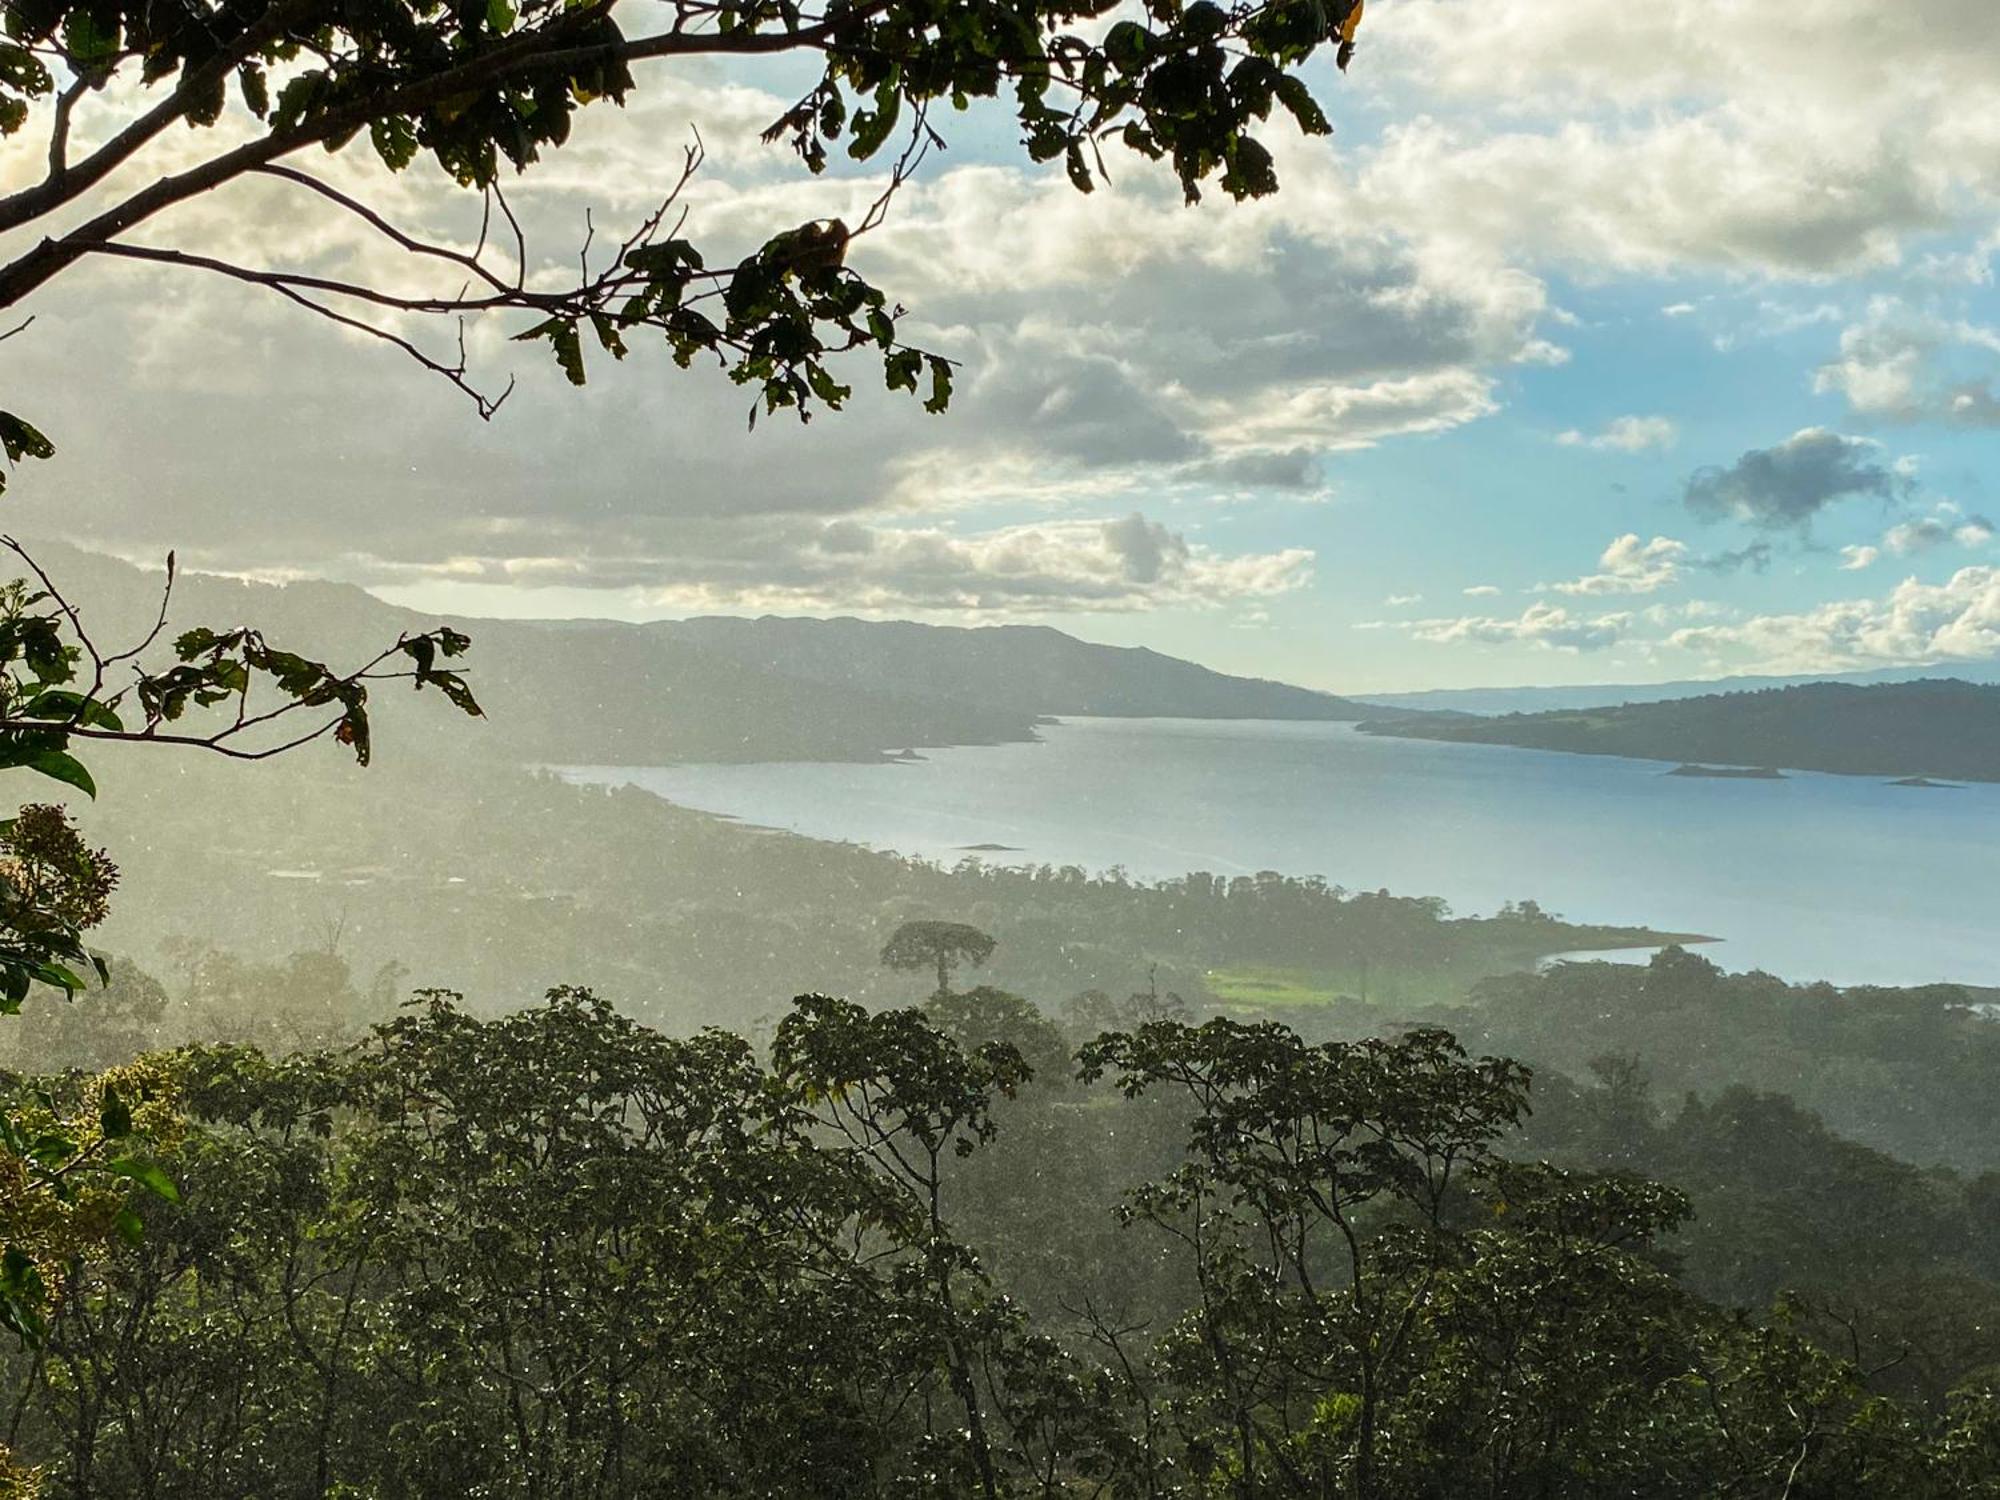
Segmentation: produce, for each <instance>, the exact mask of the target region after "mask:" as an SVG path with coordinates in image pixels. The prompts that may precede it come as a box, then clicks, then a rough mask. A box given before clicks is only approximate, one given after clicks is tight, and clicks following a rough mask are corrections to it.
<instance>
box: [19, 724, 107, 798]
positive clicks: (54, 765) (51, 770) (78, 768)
mask: <svg viewBox="0 0 2000 1500" xmlns="http://www.w3.org/2000/svg"><path fill="white" fill-rule="evenodd" d="M37 732H39V731H37ZM24 764H26V766H27V767H28V769H29V770H31V771H40V772H41V773H42V774H43V775H44V776H48V777H51V778H53V779H54V780H56V781H60V782H62V783H64V784H65V785H67V786H73V787H75V788H76V789H77V790H78V791H80V792H82V793H83V794H84V796H86V797H95V796H96V795H97V783H96V782H94V781H92V780H91V779H90V772H88V771H87V770H85V769H84V766H83V762H82V761H80V760H78V759H77V758H76V757H75V756H74V755H71V754H70V753H69V752H68V751H66V750H43V751H41V752H39V753H38V754H36V755H35V756H34V757H33V758H32V759H30V760H28V761H26V762H25V763H24Z"/></svg>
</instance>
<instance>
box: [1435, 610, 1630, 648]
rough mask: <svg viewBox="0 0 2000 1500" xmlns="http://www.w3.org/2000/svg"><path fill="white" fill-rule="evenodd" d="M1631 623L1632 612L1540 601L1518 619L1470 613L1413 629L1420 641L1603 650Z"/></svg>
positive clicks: (1627, 628) (1623, 632)
mask: <svg viewBox="0 0 2000 1500" xmlns="http://www.w3.org/2000/svg"><path fill="white" fill-rule="evenodd" d="M1631 625H1632V616H1631V615H1630V614H1626V613H1618V614H1601V615H1589V616H1585V615H1577V614H1572V613H1571V612H1570V611H1569V610H1568V609H1566V608H1564V607H1563V606H1561V605H1559V604H1548V603H1545V602H1539V601H1538V602H1536V603H1534V604H1530V605H1529V606H1528V607H1527V608H1526V609H1525V610H1523V611H1522V612H1521V614H1520V616H1519V618H1517V619H1511V620H1509V619H1494V618H1492V617H1491V616H1483V615H1468V616H1465V617H1463V618H1461V619H1456V620H1421V621H1418V622H1417V623H1416V624H1415V626H1414V627H1413V628H1412V631H1411V633H1412V634H1413V635H1414V636H1415V637H1416V639H1418V640H1420V641H1430V642H1433V643H1436V644H1439V645H1456V644H1459V643H1462V642H1467V641H1473V642H1478V643H1480V644H1482V645H1489V646H1499V645H1515V644H1524V643H1525V644H1528V645H1535V646H1543V647H1547V648H1548V649H1550V650H1556V651H1602V650H1604V649H1605V648H1607V647H1610V646H1615V645H1617V644H1618V642H1619V641H1621V640H1623V639H1624V638H1625V635H1626V633H1627V631H1629V630H1630V628H1631Z"/></svg>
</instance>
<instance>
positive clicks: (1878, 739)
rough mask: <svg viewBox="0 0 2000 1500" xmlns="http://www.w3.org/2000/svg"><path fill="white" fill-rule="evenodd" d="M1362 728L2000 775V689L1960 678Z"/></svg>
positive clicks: (1604, 751)
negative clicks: (1959, 679)
mask: <svg viewBox="0 0 2000 1500" xmlns="http://www.w3.org/2000/svg"><path fill="white" fill-rule="evenodd" d="M1361 727H1362V729H1363V730H1364V731H1365V732H1367V733H1371V734H1386V735H1395V736H1400V737H1403V738H1413V739H1426V740H1451V741H1458V742H1462V743H1468V744H1487V745H1519V746H1523V747H1526V748H1529V749H1536V750H1567V751H1573V752H1576V753H1578V754H1583V755H1623V756H1631V757H1635V758H1637V759H1642V760H1666V761H1700V762H1715V763H1721V764H1726V765H1735V766H1786V767H1791V768H1795V769H1798V770H1805V771H1833V772H1838V773H1841V774H1844V775H1853V776H1926V775H1927V776H1944V777H1951V778H1954V779H1957V780H1961V781H2000V687H1996V686H1986V685H1981V684H1975V683H1969V682H1961V681H1958V680H1956V679H1950V678H1947V679H1926V680H1923V681H1918V682H1898V683H1877V684H1872V685H1868V686H1853V685H1849V684H1846V683H1832V682H1819V683H1809V684H1806V685H1804V686H1801V687H1785V688H1769V689H1765V690H1764V691H1762V692H1754V693H1723V694H1716V695H1711V696H1709V697H1703V698H1682V699H1677V700H1673V701H1669V702H1661V703H1627V704H1620V705H1617V706H1615V707H1601V708H1592V709H1583V710H1559V711H1556V712H1551V713H1537V714H1503V715H1501V716H1499V717H1497V718H1442V717H1440V718H1391V719H1381V720H1372V721H1369V722H1367V723H1364V724H1363V725H1362V726H1361Z"/></svg>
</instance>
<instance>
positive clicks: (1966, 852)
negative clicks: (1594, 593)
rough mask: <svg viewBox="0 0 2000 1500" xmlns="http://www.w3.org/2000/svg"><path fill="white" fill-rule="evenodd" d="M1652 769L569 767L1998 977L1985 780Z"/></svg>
mask: <svg viewBox="0 0 2000 1500" xmlns="http://www.w3.org/2000/svg"><path fill="white" fill-rule="evenodd" d="M1669 769H1671V768H1670V767H1668V766H1664V765H1660V764H1657V763H1654V762H1650V761H1631V760H1617V759H1612V758H1610V757H1599V756H1583V755H1564V754H1558V753H1554V752H1550V751H1541V750H1517V749H1512V748H1508V747H1504V746H1491V745H1453V744H1442V743H1435V742H1428V741H1423V740H1394V739H1380V738H1376V737H1373V736H1370V735H1363V734H1357V733H1356V732H1355V731H1354V729H1353V728H1352V726H1350V725H1345V724H1295V723H1266V722H1261V721H1242V720H1230V721H1214V720H1191V719H1070V720H1066V721H1064V722H1063V723H1061V724H1058V725H1055V726H1053V727H1051V728H1049V729H1048V730H1047V731H1046V738H1045V739H1044V741H1043V742H1042V743H1039V744H1025V745H998V746H977V747H966V748H960V749H951V750H933V751H927V752H925V755H924V757H923V758H922V759H920V760H916V761H908V762H892V763H885V764H867V765H851V764H840V765H822V764H781V765H726V766H712V765H687V766H666V767H660V768H657V769H634V768H615V769H610V768H606V769H598V768H573V769H571V770H570V771H569V772H567V773H566V774H568V775H571V776H573V777H575V778H577V779H580V780H591V781H619V782H631V783H634V784H636V785H638V786H642V787H645V788H647V789H648V790H650V791H654V792H657V793H659V794H660V795H661V796H664V797H668V798H670V799H672V800H673V801H675V802H679V803H682V804H684V805H686V806H689V807H696V808H701V809H704V810H706V811H710V812H719V813H729V814H733V815H735V816H737V817H740V818H743V819H744V820H746V821H748V822H753V823H760V824H768V825H770V826H773V827H778V828H786V829H791V830H793V831H795V832H798V833H803V834H807V835H810V836H811V837H814V838H825V839H844V840H850V841H853V842H856V843H863V844H867V845H870V846H872V847H875V848H879V849H893V850H897V851H900V852H902V853H905V854H915V855H921V856H923V857H925V858H929V859H935V860H940V861H943V862H945V863H950V862H953V861H955V860H957V859H960V858H964V857H966V856H965V853H964V851H965V850H966V848H967V847H968V846H972V845H996V844H997V845H1006V846H1011V847H1012V848H1013V849H1015V850H1018V851H1019V852H984V853H981V854H980V855H978V857H979V858H982V859H986V860H990V861H997V862H1001V863H1033V864H1044V863H1046V864H1054V865H1081V866H1083V867H1085V868H1087V869H1091V870H1104V869H1108V868H1110V867H1112V866H1122V867H1123V868H1124V869H1125V870H1127V871H1128V872H1130V874H1132V875H1133V876H1135V877H1138V878H1144V879H1154V878H1159V877H1164V876H1173V875H1181V874H1185V873H1186V872H1187V871H1189V870H1209V871H1213V872H1215V873H1217V874H1224V875H1229V874H1243V873H1253V872H1255V871H1258V870H1280V871H1283V872H1285V873H1287V874H1294V875H1307V874H1317V875H1323V876H1325V877H1326V878H1327V879H1328V880H1330V881H1332V882H1334V883H1336V884H1338V885H1343V886H1347V887H1349V888H1350V889H1367V890H1375V889H1388V890H1391V891H1394V892H1396V893H1397V894H1399V895H1439V896H1443V897H1444V898H1445V899H1447V900H1448V901H1449V902H1450V903H1451V904H1452V907H1453V909H1454V910H1456V911H1460V912H1468V913H1470V912H1488V911H1491V910H1493V909H1494V908H1496V907H1498V906H1499V905H1500V904H1501V902H1503V901H1506V900H1509V899H1518V898H1522V897H1532V898H1533V899H1534V900H1536V901H1539V902H1540V903H1541V904H1542V905H1543V906H1544V907H1545V908H1547V909H1548V910H1551V911H1554V912H1557V913H1560V914H1561V915H1563V916H1566V917H1570V918H1572V919H1574V920H1578V921H1592V922H1617V923H1645V924H1649V925H1651V926H1654V927H1659V928H1663V929H1671V930H1675V931H1688V932H1705V933H1712V934H1715V935H1717V936H1719V937H1721V938H1723V939H1725V941H1724V942H1723V943H1721V944H1718V945H1717V946H1715V947H1714V948H1711V949H1710V950H1708V951H1709V953H1710V956H1712V957H1714V958H1715V959H1716V960H1717V961H1718V962H1721V963H1725V964H1727V965H1728V966H1729V967H1731V968H1762V969H1769V970H1771V971H1772V972H1774V973H1778V974H1782V975H1784V976H1786V977H1787V978H1825V979H1831V980H1834V981H1835V982H1838V983H1844V984H1855V983H1882V984H1892V983H1893V984H1908V983H1919V982H1925V981H1930V980H1937V979H1954V980H1959V981H1962V982H1968V983H1976V984H2000V786H1972V787H1963V788H1956V789H1950V790H1945V789H1923V788H1914V787H1897V786H1890V785H1887V784H1885V783H1884V782H1882V781H1876V780H1871V779H1869V778H1865V777H1846V776H1825V775H1816V774H1812V773H1808V772H1794V773H1790V774H1789V775H1788V777H1787V779H1785V780H1783V781H1730V780H1709V779H1703V778H1691V777H1676V776H1667V775H1664V774H1662V773H1663V772H1665V771H1667V770H1669Z"/></svg>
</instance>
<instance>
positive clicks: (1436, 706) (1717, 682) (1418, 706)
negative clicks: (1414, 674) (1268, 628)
mask: <svg viewBox="0 0 2000 1500" xmlns="http://www.w3.org/2000/svg"><path fill="white" fill-rule="evenodd" d="M1940 674H1947V675H1949V676H1951V677H1954V678H1957V679H1959V680H1960V681H1963V682H1975V683H1989V682H2000V662H1996V661H1983V662H1981V661H1965V662H1953V663H1951V665H1950V666H1949V667H1942V666H1926V667H1876V668H1874V669H1873V670H1871V671H1866V672H1809V673H1804V674H1800V675H1797V676H1789V677H1756V676H1743V677H1705V678H1687V679H1682V680H1679V681H1674V682H1622V683H1621V682H1598V683H1587V684H1563V685H1560V686H1539V687H1538V686H1534V685H1527V686H1521V687H1494V688H1426V689H1424V690H1423V691H1421V692H1414V693H1364V694H1362V695H1361V701H1363V702H1365V703H1369V704H1374V705H1379V706H1380V707H1382V708H1393V709H1399V710H1401V709H1408V710H1411V711H1415V712H1423V713H1434V712H1435V713H1466V714H1536V713H1546V712H1548V711H1550V710H1552V709H1563V708H1597V707H1600V706H1602V705H1604V704H1607V703H1662V702H1665V701H1667V700H1668V699H1672V698H1711V697H1714V696H1715V695H1716V694H1718V693H1750V692H1756V691H1758V690H1759V689H1762V688H1784V687H1801V686H1803V685H1805V684H1806V683H1810V682H1837V683H1846V684H1848V685H1849V686H1853V687H1865V686H1868V685H1870V684H1873V683H1878V682H1916V681H1920V680H1922V679H1925V678H1936V677H1938V676H1939V675H1940Z"/></svg>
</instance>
